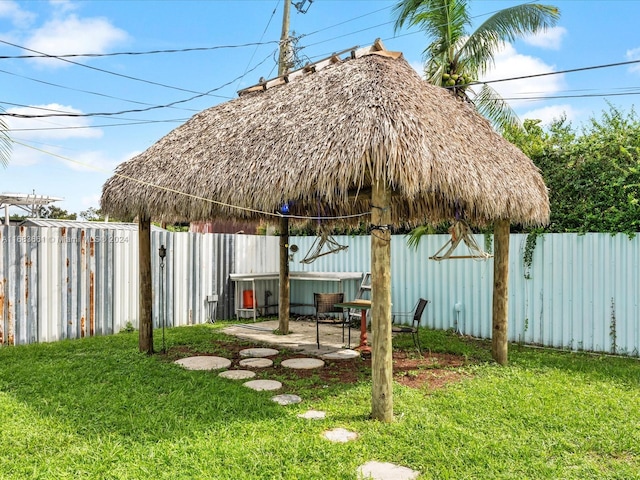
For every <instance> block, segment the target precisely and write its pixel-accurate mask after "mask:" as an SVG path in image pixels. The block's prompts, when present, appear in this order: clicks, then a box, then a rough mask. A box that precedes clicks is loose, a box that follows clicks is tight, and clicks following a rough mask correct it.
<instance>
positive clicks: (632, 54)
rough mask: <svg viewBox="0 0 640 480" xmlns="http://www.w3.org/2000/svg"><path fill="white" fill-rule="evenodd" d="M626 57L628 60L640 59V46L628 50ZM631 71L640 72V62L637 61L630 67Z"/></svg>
mask: <svg viewBox="0 0 640 480" xmlns="http://www.w3.org/2000/svg"><path fill="white" fill-rule="evenodd" d="M626 57H627V60H640V47H638V48H632V49H631V50H627V54H626ZM629 71H630V72H637V73H640V63H636V64H635V65H632V66H631V67H629Z"/></svg>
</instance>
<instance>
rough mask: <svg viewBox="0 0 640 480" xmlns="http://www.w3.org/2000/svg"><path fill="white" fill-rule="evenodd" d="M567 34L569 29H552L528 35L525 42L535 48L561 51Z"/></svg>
mask: <svg viewBox="0 0 640 480" xmlns="http://www.w3.org/2000/svg"><path fill="white" fill-rule="evenodd" d="M566 34H567V29H566V28H564V27H551V28H548V29H547V30H545V31H543V32H539V33H537V34H535V35H528V36H526V37H525V38H524V39H523V40H524V42H525V43H526V44H528V45H531V46H534V47H540V48H546V49H548V50H560V46H561V44H562V40H563V38H564V36H565V35H566Z"/></svg>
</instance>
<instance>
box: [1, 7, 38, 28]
mask: <svg viewBox="0 0 640 480" xmlns="http://www.w3.org/2000/svg"><path fill="white" fill-rule="evenodd" d="M0 18H8V19H9V20H11V23H12V24H13V25H14V26H16V27H19V28H27V27H28V26H29V25H31V23H32V22H33V21H34V20H35V18H36V16H35V14H33V13H31V12H28V11H26V10H23V9H22V8H21V7H20V5H18V3H17V2H14V1H11V0H9V1H2V2H0Z"/></svg>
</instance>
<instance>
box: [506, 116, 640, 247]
mask: <svg viewBox="0 0 640 480" xmlns="http://www.w3.org/2000/svg"><path fill="white" fill-rule="evenodd" d="M505 137H506V138H507V139H508V140H510V141H511V142H513V143H514V144H516V145H517V146H518V147H520V148H521V149H522V151H523V152H524V153H525V154H527V155H528V156H529V157H530V158H531V159H532V160H533V161H534V163H535V164H536V165H537V166H538V167H539V168H540V169H541V171H542V175H543V177H544V180H545V182H546V184H547V187H548V188H549V195H550V201H551V221H550V224H549V225H548V226H547V227H546V228H545V229H544V231H547V232H579V233H585V232H609V233H618V232H623V233H627V234H629V235H633V234H635V233H636V232H638V231H640V205H639V201H640V119H638V117H637V115H636V113H635V111H634V110H631V112H630V113H624V112H622V111H620V110H619V109H617V108H615V107H613V106H611V105H610V106H609V110H608V111H604V112H602V116H601V118H599V119H596V118H594V117H592V118H591V119H590V120H589V122H588V124H587V125H585V126H584V127H582V128H581V129H580V130H579V131H577V130H576V129H574V128H573V127H572V125H571V123H570V122H568V121H567V120H566V118H561V119H559V120H556V121H554V122H553V123H552V124H551V125H550V126H549V127H548V128H547V129H543V128H542V127H541V126H540V121H538V120H527V121H525V123H524V130H517V129H509V130H507V131H506V132H505Z"/></svg>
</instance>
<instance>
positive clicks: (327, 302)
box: [313, 293, 351, 348]
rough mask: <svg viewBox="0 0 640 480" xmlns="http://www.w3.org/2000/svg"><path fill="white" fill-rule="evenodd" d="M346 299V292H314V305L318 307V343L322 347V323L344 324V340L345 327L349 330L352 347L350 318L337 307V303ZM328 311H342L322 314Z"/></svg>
mask: <svg viewBox="0 0 640 480" xmlns="http://www.w3.org/2000/svg"><path fill="white" fill-rule="evenodd" d="M343 301H344V293H314V294H313V305H314V307H315V309H316V343H317V344H318V348H320V324H321V323H331V324H333V325H341V326H342V342H343V343H344V327H345V326H346V327H347V330H348V331H349V347H351V329H350V328H349V321H348V318H345V317H344V315H343V309H342V308H340V307H335V306H334V305H335V304H336V303H342V302H343ZM326 313H340V316H338V317H335V316H328V317H327V316H321V315H323V314H326Z"/></svg>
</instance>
